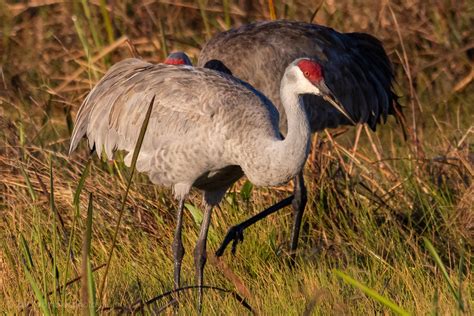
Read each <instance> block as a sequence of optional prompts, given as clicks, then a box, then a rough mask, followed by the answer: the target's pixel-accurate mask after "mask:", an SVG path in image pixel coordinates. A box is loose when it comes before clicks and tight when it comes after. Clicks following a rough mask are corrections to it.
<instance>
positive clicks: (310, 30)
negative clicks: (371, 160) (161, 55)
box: [198, 21, 399, 133]
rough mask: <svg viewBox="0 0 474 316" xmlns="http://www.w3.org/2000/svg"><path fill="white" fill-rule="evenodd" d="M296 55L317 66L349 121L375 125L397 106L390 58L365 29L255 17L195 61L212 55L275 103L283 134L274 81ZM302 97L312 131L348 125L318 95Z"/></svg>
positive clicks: (214, 41)
mask: <svg viewBox="0 0 474 316" xmlns="http://www.w3.org/2000/svg"><path fill="white" fill-rule="evenodd" d="M301 57H309V58H312V59H314V60H316V61H318V62H319V63H320V64H321V65H322V66H323V69H324V72H325V80H326V84H327V86H328V87H329V88H330V89H331V91H333V93H334V95H335V97H336V98H337V99H338V100H339V102H340V103H341V104H342V106H343V107H344V109H345V110H346V112H348V114H349V115H350V116H351V118H352V119H353V120H354V121H355V122H359V123H368V124H369V126H370V127H371V128H372V129H375V128H376V125H377V124H378V123H380V122H381V121H384V120H385V119H386V117H387V115H389V114H395V112H396V111H397V110H399V105H398V103H397V102H396V96H395V94H394V93H393V91H392V81H393V70H392V66H391V63H390V61H389V59H388V57H387V54H386V53H385V51H384V49H383V46H382V44H381V43H380V41H379V40H377V39H376V38H375V37H373V36H371V35H369V34H365V33H339V32H337V31H335V30H333V29H331V28H328V27H324V26H321V25H315V24H309V23H303V22H292V21H272V22H258V23H253V24H249V25H244V26H241V27H238V28H235V29H231V30H229V31H226V32H222V33H219V34H217V35H215V36H214V37H213V38H212V39H211V40H210V41H208V42H207V43H206V44H205V45H204V47H203V49H202V50H201V53H200V55H199V60H198V66H202V65H204V64H205V63H206V62H208V61H209V60H212V59H216V60H220V61H222V62H223V63H224V64H225V65H226V66H227V67H228V68H229V69H230V71H232V73H233V74H234V75H235V76H236V77H239V78H241V79H242V80H245V81H247V82H249V83H250V84H252V85H253V86H254V87H255V88H256V89H258V90H259V91H261V92H262V93H263V94H265V95H266V96H267V97H268V98H269V99H270V100H271V101H272V102H273V103H274V104H275V105H276V107H277V108H278V110H279V111H280V114H281V120H280V127H281V129H282V132H283V133H286V129H287V125H286V118H285V114H284V111H282V110H283V107H282V104H281V102H280V99H279V82H280V79H281V77H282V75H283V73H284V71H285V68H286V66H287V65H288V63H289V62H291V61H292V60H294V59H295V58H301ZM304 99H305V107H306V112H307V114H308V118H309V120H310V123H311V129H312V130H313V131H319V130H322V129H324V128H331V127H336V126H338V125H350V124H351V122H350V121H349V120H348V119H347V118H345V117H344V116H343V115H341V113H339V112H338V111H337V110H335V109H334V108H333V107H332V106H331V105H330V104H328V103H327V102H326V101H324V100H323V99H322V98H321V97H319V96H314V95H308V96H305V97H304Z"/></svg>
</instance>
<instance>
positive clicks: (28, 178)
mask: <svg viewBox="0 0 474 316" xmlns="http://www.w3.org/2000/svg"><path fill="white" fill-rule="evenodd" d="M20 171H21V174H22V175H23V178H25V182H26V187H27V188H28V192H29V193H30V197H31V200H33V201H36V198H37V196H36V192H35V189H34V188H33V185H32V184H31V181H30V177H29V176H28V174H27V173H26V171H25V169H24V168H23V165H22V164H20Z"/></svg>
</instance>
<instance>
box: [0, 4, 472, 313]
mask: <svg viewBox="0 0 474 316" xmlns="http://www.w3.org/2000/svg"><path fill="white" fill-rule="evenodd" d="M239 3H240V4H241V5H237V2H236V1H201V0H199V1H186V2H185V1H183V2H168V1H160V2H156V3H150V2H142V1H134V2H132V1H128V0H120V1H114V2H111V3H108V2H106V1H102V0H101V1H95V2H88V1H82V0H81V1H72V2H69V3H63V2H55V1H37V2H32V3H26V2H22V3H7V2H4V1H2V0H0V36H1V37H2V38H1V42H0V43H1V44H0V55H1V56H0V170H1V176H0V193H1V194H0V215H1V219H0V312H2V313H7V314H11V313H20V312H26V313H28V314H36V313H43V314H71V313H79V312H81V311H82V310H85V311H86V313H91V314H92V313H95V312H97V313H102V312H105V311H109V312H110V313H116V312H118V311H120V310H122V311H132V310H133V311H135V312H138V311H142V312H144V313H147V314H148V313H153V312H158V311H160V310H161V308H164V311H165V312H166V313H171V310H172V309H170V308H167V307H166V305H167V304H168V302H169V296H164V297H161V296H160V295H161V294H162V293H166V292H168V291H169V290H170V289H172V288H173V281H172V269H173V268H172V254H171V241H172V238H173V229H174V212H175V208H176V204H177V203H176V202H175V201H174V200H173V199H172V198H171V196H172V195H171V192H170V190H169V189H166V188H161V187H156V186H154V185H152V184H151V183H150V182H149V180H148V179H147V178H146V176H143V175H141V174H135V175H134V174H133V171H132V170H131V169H129V168H126V167H124V164H123V161H122V159H120V158H119V159H117V160H116V161H114V162H110V161H107V160H99V159H98V158H97V157H95V156H94V157H93V158H92V161H91V160H87V159H88V158H87V152H88V151H87V149H86V146H85V145H82V147H81V149H80V150H79V151H78V153H77V154H74V155H73V156H72V157H67V155H66V153H67V147H68V145H69V137H70V133H71V127H72V118H73V117H74V115H75V114H74V113H75V112H76V111H77V109H78V106H79V105H80V103H81V101H82V100H83V98H84V97H85V95H86V94H87V92H88V91H89V90H90V88H91V87H92V85H93V84H94V83H95V82H96V81H97V80H98V79H99V78H100V77H101V76H102V75H103V73H104V72H105V71H106V70H107V69H108V67H110V65H111V64H112V63H114V62H117V61H118V60H120V59H122V58H125V57H129V56H132V55H133V56H134V55H135V54H138V55H140V56H142V57H143V58H145V59H146V60H149V61H152V62H159V61H161V60H162V57H163V56H164V55H166V52H167V51H168V50H169V51H172V50H185V51H186V52H188V53H189V54H190V55H191V56H194V57H195V56H197V54H198V53H199V48H200V45H202V44H203V43H204V41H205V38H206V37H208V36H209V34H214V33H216V32H217V31H221V30H224V29H226V28H227V27H228V26H229V25H240V24H243V23H246V22H249V21H253V20H258V19H270V18H271V17H273V15H275V16H276V17H277V18H282V17H285V18H290V19H298V20H303V21H309V20H310V19H312V18H313V14H314V22H316V23H321V24H326V25H329V26H331V27H334V28H336V29H338V30H341V31H347V32H350V31H365V32H369V33H371V34H374V35H376V36H377V37H379V38H380V39H381V40H382V41H383V43H384V46H385V47H386V50H387V52H388V53H389V55H390V58H391V60H392V61H393V63H394V66H395V70H396V79H397V86H396V89H397V91H398V93H399V94H400V95H401V96H402V98H401V103H402V104H403V105H404V106H405V115H406V117H407V131H408V136H409V137H408V139H407V140H406V141H405V140H404V138H403V133H402V131H401V128H400V127H399V126H397V124H395V122H394V121H393V120H389V122H388V123H387V124H386V125H385V126H381V127H380V128H379V129H378V130H377V132H376V133H372V132H370V131H368V130H366V129H365V128H362V127H356V128H342V129H339V130H336V131H327V132H323V133H319V134H317V135H315V136H314V139H313V153H312V154H311V157H310V159H309V161H308V163H307V165H306V169H305V177H306V182H307V184H308V193H309V196H308V207H307V211H306V213H305V217H304V227H303V232H302V238H301V241H300V248H299V251H298V253H297V261H296V267H295V268H294V269H291V268H290V267H289V266H288V264H287V262H288V260H287V259H288V255H289V254H288V251H287V249H288V248H287V245H288V240H289V236H290V229H291V223H292V214H291V210H289V209H286V210H283V211H281V212H280V213H279V214H276V215H273V216H271V217H270V218H268V219H266V220H265V221H264V222H261V223H258V224H256V225H255V226H253V227H251V228H249V229H248V230H247V231H245V240H244V243H243V244H241V245H239V247H238V248H237V253H236V255H235V257H232V255H231V254H230V251H228V252H226V254H225V255H224V257H223V258H222V260H220V261H219V260H216V259H215V258H213V257H212V256H211V257H210V258H209V262H208V264H207V266H206V270H205V283H206V284H207V285H209V286H210V288H208V289H206V290H205V297H204V312H205V313H206V314H246V313H248V311H247V309H246V308H245V307H244V306H243V304H242V300H241V299H242V298H243V299H245V302H247V303H248V304H249V305H250V306H252V308H253V309H254V311H255V312H256V313H257V314H263V315H301V314H303V315H311V314H316V315H319V314H321V315H326V314H363V313H368V314H376V313H377V314H390V313H399V314H403V313H408V314H434V315H446V314H458V315H462V314H466V315H469V314H472V313H473V304H474V299H473V297H474V287H473V284H474V280H473V274H472V270H473V267H474V265H473V255H472V248H473V246H474V209H473V205H474V198H473V197H474V186H473V182H472V177H473V170H474V167H473V158H472V157H473V145H472V141H473V132H474V127H473V125H472V122H473V118H474V107H473V106H472V104H474V84H473V83H472V80H473V73H474V71H473V69H474V68H473V63H474V42H473V40H474V33H473V30H472V19H473V16H474V7H473V5H472V4H471V2H470V1H456V2H450V1H441V0H440V1H436V0H435V1H431V2H429V3H428V2H425V1H421V0H403V1H399V2H397V3H396V4H395V3H392V2H380V3H379V2H374V3H367V2H366V1H358V0H352V1H343V2H341V1H339V2H327V3H326V2H324V3H323V4H320V3H319V2H318V3H316V4H315V3H313V2H312V1H307V3H306V1H299V2H297V3H298V4H296V2H293V1H265V2H262V3H260V2H253V1H247V2H245V1H242V2H239ZM270 12H272V13H270ZM73 17H74V18H73ZM127 43H128V44H127ZM128 179H132V180H133V181H132V182H131V183H132V184H131V186H130V188H129V191H128V198H127V199H126V203H125V204H123V206H122V204H121V201H122V198H123V196H124V194H125V192H126V189H127V183H128ZM290 192H291V186H286V187H279V188H254V187H252V186H251V185H250V184H249V183H248V182H246V181H245V179H244V180H242V181H240V182H239V183H238V184H236V185H235V186H234V187H233V188H232V189H231V191H230V192H229V193H228V194H227V195H226V197H225V199H224V201H223V203H222V205H221V207H220V208H219V209H217V210H215V212H214V214H213V218H212V227H211V230H210V232H209V246H208V249H209V250H210V252H212V251H215V250H216V249H217V248H218V246H219V244H220V241H221V240H222V238H223V236H224V235H225V233H226V231H227V229H228V227H230V226H231V225H234V224H236V223H238V222H240V221H242V220H243V219H245V218H247V217H248V216H250V215H251V214H255V213H256V212H258V211H260V210H261V209H263V208H265V207H267V206H269V205H270V204H272V203H274V202H276V201H278V200H280V199H282V198H284V197H286V196H287V195H289V194H290ZM90 195H91V196H92V195H93V198H92V197H89V196H90ZM122 207H123V210H124V211H123V217H122V220H121V226H120V229H119V230H118V233H117V235H116V248H115V251H114V255H113V257H112V260H111V261H110V265H107V261H108V258H109V256H110V254H111V247H112V244H113V242H114V239H115V238H114V232H115V228H116V227H117V226H116V225H117V221H118V217H119V213H120V209H121V208H122ZM186 209H187V211H186V214H185V218H184V221H185V233H184V244H185V249H186V251H187V253H186V256H185V259H184V266H183V273H182V277H183V279H184V282H183V283H184V284H185V285H193V284H194V280H193V278H194V276H193V271H194V269H193V261H192V256H191V255H190V254H191V253H192V249H193V247H194V243H195V241H196V239H197V234H198V224H199V221H200V219H201V218H202V211H201V204H200V195H199V193H198V192H193V194H192V196H191V198H190V199H189V200H188V201H187V205H186ZM107 269H108V272H106V270H107ZM105 275H107V277H106V278H105ZM81 279H82V281H81ZM102 284H103V286H102ZM183 293H184V294H183V297H184V302H183V308H182V309H180V313H182V314H183V315H185V314H188V313H195V312H196V310H195V295H194V293H193V289H187V290H183Z"/></svg>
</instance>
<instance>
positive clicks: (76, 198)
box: [61, 159, 91, 315]
mask: <svg viewBox="0 0 474 316" xmlns="http://www.w3.org/2000/svg"><path fill="white" fill-rule="evenodd" d="M90 165H91V159H89V160H88V161H87V163H86V166H85V167H84V170H83V171H82V174H81V178H80V179H79V183H78V185H77V188H76V191H75V192H74V200H73V205H74V210H75V211H74V218H73V221H72V228H71V234H70V235H69V241H68V245H67V252H66V253H67V254H68V255H69V256H70V259H71V260H67V261H66V268H65V272H64V282H63V286H62V297H61V302H62V304H61V306H62V314H63V315H64V308H65V306H66V291H65V289H66V284H67V281H68V277H69V266H70V264H71V262H72V261H73V260H74V254H73V251H72V245H73V244H74V239H75V236H76V225H77V221H78V217H79V210H80V205H79V202H80V201H79V198H80V196H81V192H82V189H83V188H84V183H85V182H86V178H87V176H88V175H89V170H90Z"/></svg>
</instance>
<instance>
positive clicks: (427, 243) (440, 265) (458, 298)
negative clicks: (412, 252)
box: [423, 237, 464, 312]
mask: <svg viewBox="0 0 474 316" xmlns="http://www.w3.org/2000/svg"><path fill="white" fill-rule="evenodd" d="M423 242H424V243H425V247H426V249H428V252H429V253H430V255H431V257H433V259H434V261H435V263H436V265H437V266H438V268H439V269H440V270H441V273H442V275H443V277H444V279H445V280H446V282H447V283H448V287H449V290H450V291H451V293H452V294H453V296H454V298H455V299H456V301H457V302H458V307H459V309H460V310H461V311H463V312H464V302H463V301H462V298H461V295H460V292H457V291H456V289H455V288H454V285H453V282H452V281H451V279H450V278H449V275H448V271H447V270H446V267H445V266H444V264H443V261H441V258H440V257H439V255H438V252H437V251H436V249H435V248H434V246H433V244H432V243H431V242H430V241H429V240H428V239H427V238H425V237H423Z"/></svg>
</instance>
